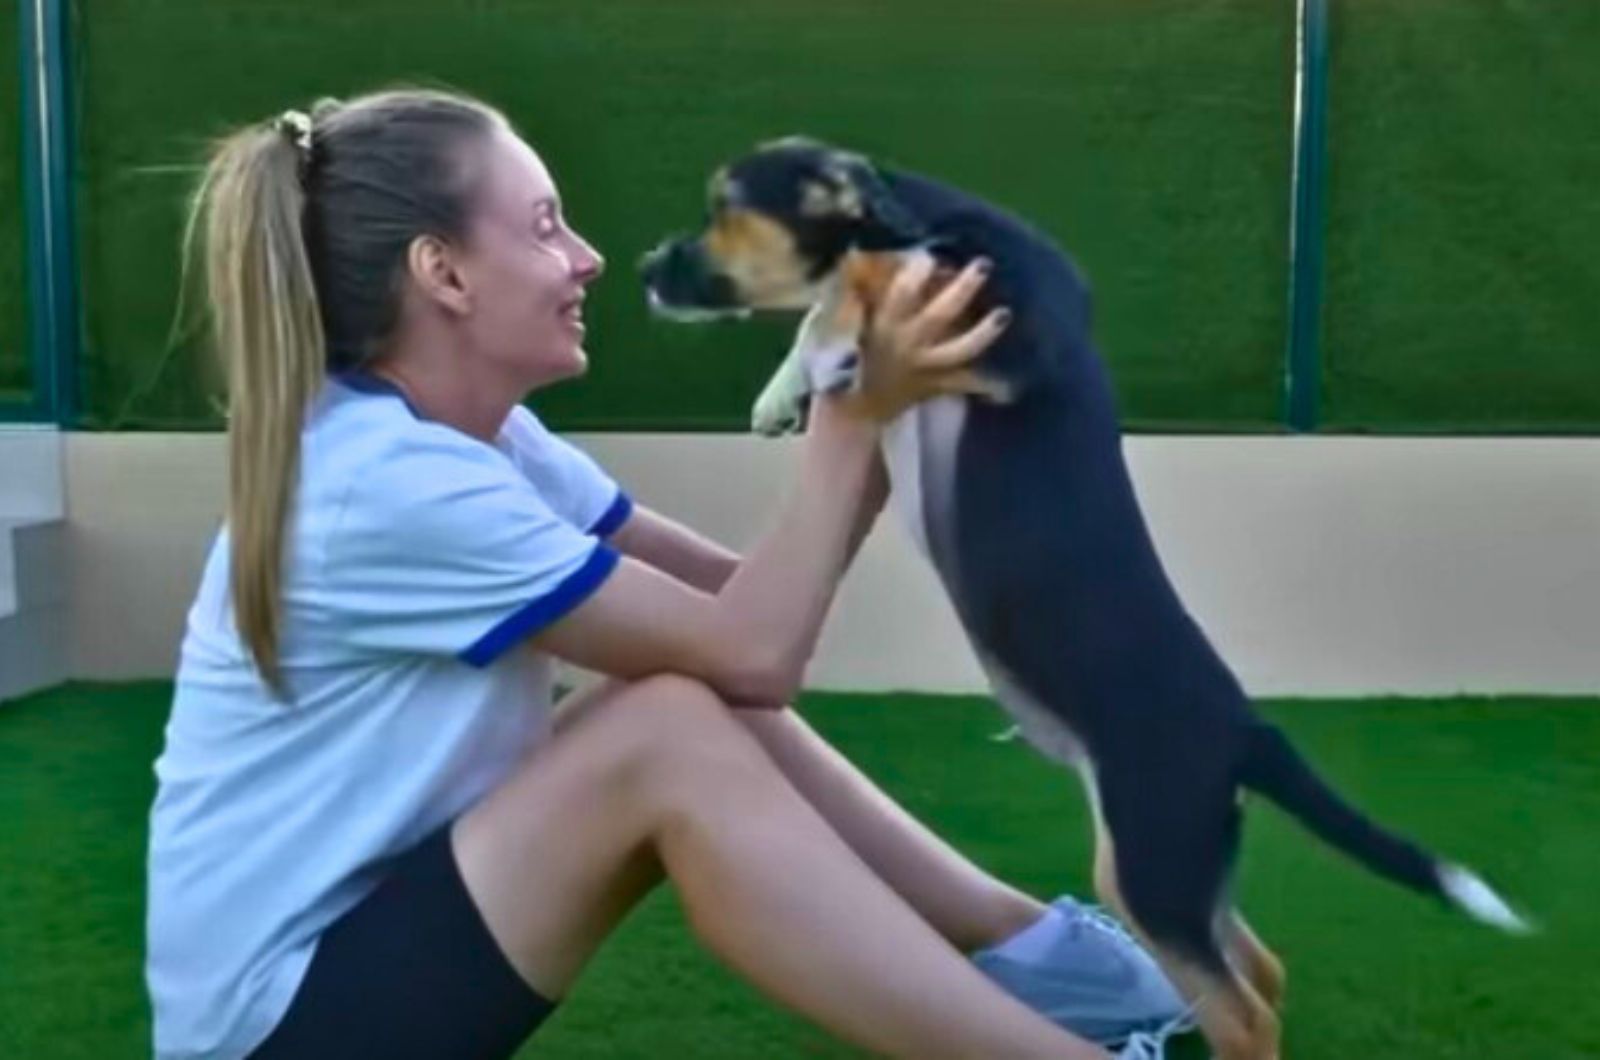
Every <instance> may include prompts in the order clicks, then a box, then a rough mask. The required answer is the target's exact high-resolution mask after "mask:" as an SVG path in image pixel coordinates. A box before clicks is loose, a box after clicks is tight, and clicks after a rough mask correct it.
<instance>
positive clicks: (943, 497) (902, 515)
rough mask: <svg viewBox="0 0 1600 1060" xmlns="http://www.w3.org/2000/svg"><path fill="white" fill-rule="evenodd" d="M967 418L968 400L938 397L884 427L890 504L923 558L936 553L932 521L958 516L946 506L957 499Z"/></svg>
mask: <svg viewBox="0 0 1600 1060" xmlns="http://www.w3.org/2000/svg"><path fill="white" fill-rule="evenodd" d="M966 416H967V403H966V399H965V398H959V397H941V398H934V399H932V400H931V401H925V402H923V403H922V404H921V405H918V406H916V407H914V408H911V409H908V410H907V411H906V412H905V413H903V414H902V415H901V416H900V417H899V418H898V419H896V420H895V421H894V422H893V423H891V424H889V425H888V426H887V427H886V428H884V432H883V457H884V462H885V464H887V466H888V468H889V506H890V507H891V508H893V509H894V512H895V515H896V516H897V517H898V518H899V519H900V522H901V524H902V525H903V526H904V527H905V528H906V531H907V532H908V533H910V535H911V539H912V540H913V541H914V542H916V545H917V548H918V549H919V550H921V552H922V554H923V556H924V557H930V558H931V555H932V553H931V552H930V550H929V548H928V538H929V534H928V522H929V520H935V519H936V520H941V521H942V522H943V525H949V520H951V519H953V518H954V516H955V513H954V512H953V511H949V510H947V509H948V505H949V502H950V501H951V500H953V498H954V497H955V474H956V450H957V447H958V446H959V445H960V443H961V428H962V425H963V424H964V423H965V421H966ZM929 498H935V499H937V500H936V505H935V506H936V507H938V508H939V509H941V510H937V511H935V510H933V507H931V506H930V504H929Z"/></svg>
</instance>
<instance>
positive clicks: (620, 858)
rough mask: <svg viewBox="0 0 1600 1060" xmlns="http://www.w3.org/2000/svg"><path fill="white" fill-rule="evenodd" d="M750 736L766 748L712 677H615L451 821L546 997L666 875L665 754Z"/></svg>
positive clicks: (481, 895) (475, 893) (507, 942)
mask: <svg viewBox="0 0 1600 1060" xmlns="http://www.w3.org/2000/svg"><path fill="white" fill-rule="evenodd" d="M741 743H742V744H745V745H748V753H749V754H750V755H751V756H754V757H759V756H760V750H759V748H757V747H756V746H755V744H754V741H753V740H751V739H750V738H749V737H748V735H747V734H745V733H744V732H742V731H741V730H740V729H739V727H738V726H737V723H735V722H734V721H733V720H732V719H731V718H730V717H729V716H728V711H727V708H726V706H724V705H723V704H722V703H721V702H720V701H719V700H718V699H717V698H716V696H715V695H714V694H713V693H712V692H711V691H710V690H708V689H706V688H705V687H704V686H703V685H700V684H698V683H696V682H693V681H689V680H687V679H681V678H673V677H659V678H650V679H646V680H643V681H639V682H635V683H632V684H622V683H616V682H611V683H607V684H605V685H602V686H600V687H598V688H596V689H593V690H591V691H590V692H589V693H587V694H585V695H584V696H583V698H582V700H581V701H580V702H577V703H574V704H572V705H571V706H570V707H569V708H568V709H567V710H565V711H563V717H562V720H561V723H560V724H559V726H558V728H557V731H556V733H555V735H554V737H553V738H552V739H551V740H550V741H549V742H548V743H546V744H545V745H544V746H543V747H541V748H540V749H539V750H538V751H536V752H535V753H534V754H533V755H532V756H531V757H530V758H529V759H528V761H527V762H526V763H525V764H524V765H523V766H522V767H521V768H520V769H519V770H518V771H517V772H516V773H515V774H514V775H513V776H512V777H511V778H510V779H508V780H507V781H506V782H505V783H503V784H502V785H501V786H500V787H499V788H497V789H495V790H494V791H492V792H491V793H490V794H489V795H488V796H487V797H485V798H484V799H483V801H482V802H480V803H479V804H478V805H477V806H475V807H473V808H472V809H471V810H469V811H468V812H467V813H466V814H464V815H463V816H462V817H461V818H460V819H459V820H458V821H457V822H456V826H455V829H454V836H453V838H454V843H455V854H456V860H457V863H458V864H459V866H460V869H461V875H462V877H463V879H465V881H466V885H467V891H468V893H470V894H471V896H472V899H473V901H474V902H475V903H476V905H477V907H478V909H479V911H480V913H481V914H482V916H483V919H484V921H485V922H486V923H487V924H488V926H489V930H490V932H491V933H492V935H493V936H494V938H495V939H496V940H497V941H498V943H499V944H500V946H501V949H502V950H503V952H504V953H505V955H506V957H507V959H508V960H510V962H511V964H512V965H513V967H515V968H516V969H517V971H518V972H519V973H520V974H521V975H522V977H523V978H524V979H525V980H526V981H527V982H528V983H529V984H530V985H531V986H532V987H533V988H534V989H535V990H537V991H538V992H539V993H540V994H541V995H543V996H545V997H550V998H559V997H561V996H562V995H563V994H565V993H566V991H567V989H568V988H569V987H570V985H571V984H572V981H573V980H574V979H575V978H576V977H577V974H578V972H579V971H580V970H581V969H582V967H583V965H584V964H585V962H587V961H588V959H589V957H590V956H592V955H593V953H594V951H595V950H596V949H597V948H598V947H599V945H600V943H601V942H602V941H603V940H604V939H605V937H606V936H607V935H608V934H610V933H611V931H612V929H613V928H615V927H616V925H617V924H618V922H620V921H621V919H622V918H623V917H624V916H625V915H626V914H627V912H628V910H629V909H631V908H632V907H633V906H634V904H636V903H637V902H638V900H639V899H640V897H642V896H643V895H644V894H645V893H646V892H648V891H649V890H650V889H651V888H652V887H654V886H655V885H656V884H657V883H658V882H659V881H660V880H661V878H662V870H661V866H660V863H659V861H658V860H657V858H656V854H655V850H654V844H653V836H654V833H655V830H656V829H657V828H658V827H659V826H660V823H661V814H662V813H664V812H666V810H667V809H668V805H667V804H670V801H671V791H670V788H671V785H672V782H673V781H672V778H671V776H670V775H669V774H670V773H671V772H672V770H671V769H670V768H665V769H664V768H663V762H665V763H666V764H667V766H668V767H670V766H671V762H672V760H673V759H674V758H675V757H685V758H693V757H694V756H696V755H701V756H704V755H717V754H719V753H727V752H728V751H729V750H731V752H732V753H733V754H736V755H738V754H742V753H744V750H743V749H742V748H741V747H740V746H739V745H740V744H741ZM730 745H731V747H730ZM719 749H720V750H719ZM678 772H680V773H681V772H683V770H681V769H680V770H678Z"/></svg>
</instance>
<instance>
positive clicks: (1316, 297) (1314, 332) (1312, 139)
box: [1284, 0, 1328, 431]
mask: <svg viewBox="0 0 1600 1060" xmlns="http://www.w3.org/2000/svg"><path fill="white" fill-rule="evenodd" d="M1297 2H1298V5H1299V12H1298V15H1297V20H1296V21H1297V27H1296V28H1297V34H1296V36H1297V39H1296V63H1295V101H1294V176H1293V190H1292V192H1291V194H1292V196H1293V199H1292V206H1291V212H1290V222H1289V225H1290V227H1289V345H1288V350H1287V352H1286V355H1285V365H1284V418H1285V420H1286V421H1287V423H1288V425H1289V429H1290V430H1294V431H1314V430H1316V429H1317V419H1318V409H1317V403H1318V401H1317V399H1318V396H1319V391H1320V389H1321V385H1322V364H1321V357H1320V351H1319V349H1318V346H1319V342H1320V338H1321V335H1320V330H1319V329H1320V325H1321V316H1322V228H1323V185H1324V182H1325V178H1326V174H1327V126H1328V0H1297Z"/></svg>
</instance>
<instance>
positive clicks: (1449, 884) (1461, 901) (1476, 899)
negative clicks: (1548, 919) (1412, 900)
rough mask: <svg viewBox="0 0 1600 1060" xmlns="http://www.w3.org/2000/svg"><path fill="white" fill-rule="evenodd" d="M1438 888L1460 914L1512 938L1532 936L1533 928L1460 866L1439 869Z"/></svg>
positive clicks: (1486, 885) (1440, 867)
mask: <svg viewBox="0 0 1600 1060" xmlns="http://www.w3.org/2000/svg"><path fill="white" fill-rule="evenodd" d="M1439 885H1440V886H1441V887H1442V888H1444V893H1445V896H1446V897H1448V898H1449V899H1450V900H1451V901H1452V902H1454V903H1455V904H1456V906H1457V907H1459V908H1460V909H1461V911H1462V912H1464V913H1466V914H1467V915H1468V916H1470V917H1472V918H1473V919H1474V920H1479V921H1482V922H1483V923H1485V924H1488V925H1490V926H1491V927H1497V928H1499V929H1500V930H1501V931H1506V932H1509V933H1511V934H1513V935H1531V934H1533V933H1534V930H1535V929H1534V926H1533V925H1532V924H1530V923H1528V921H1526V920H1524V919H1523V918H1522V917H1520V916H1518V915H1517V914H1516V913H1515V912H1514V911H1513V910H1512V908H1511V907H1510V906H1509V905H1507V904H1506V903H1505V900H1504V899H1503V898H1501V897H1500V896H1499V895H1498V894H1495V893H1494V889H1493V888H1492V887H1490V886H1489V885H1488V884H1487V883H1484V882H1483V880H1482V879H1480V878H1479V877H1478V875H1477V874H1476V873H1474V872H1470V871H1468V870H1467V869H1464V868H1462V867H1461V866H1460V865H1440V866H1439Z"/></svg>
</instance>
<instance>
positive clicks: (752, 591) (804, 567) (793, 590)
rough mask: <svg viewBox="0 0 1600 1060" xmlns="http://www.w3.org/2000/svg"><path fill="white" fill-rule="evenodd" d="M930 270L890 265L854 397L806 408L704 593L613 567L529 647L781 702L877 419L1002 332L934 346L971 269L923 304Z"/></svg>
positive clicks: (803, 652)
mask: <svg viewBox="0 0 1600 1060" xmlns="http://www.w3.org/2000/svg"><path fill="white" fill-rule="evenodd" d="M931 271H932V269H931V262H927V263H918V264H915V265H913V266H907V267H906V268H904V269H902V270H901V273H900V276H899V277H897V279H896V280H895V283H894V285H892V286H891V289H890V291H889V294H888V297H887V298H886V299H885V301H884V303H883V305H882V306H881V307H880V309H879V310H878V312H877V314H876V317H877V319H876V320H874V321H872V322H871V323H870V324H869V326H868V328H867V331H866V334H865V335H864V336H863V342H862V351H861V353H862V361H863V371H862V373H861V377H862V380H863V390H862V391H858V392H856V393H853V394H851V395H848V396H845V397H838V398H819V399H817V400H816V402H815V403H814V404H813V407H812V420H811V425H810V428H809V430H808V431H807V434H806V437H805V441H804V443H803V444H804V449H803V452H802V457H801V466H800V471H799V475H798V478H797V481H796V483H795V485H794V487H793V488H792V489H791V490H790V492H789V495H788V497H787V498H786V500H785V501H784V503H783V505H782V507H781V509H780V511H779V513H778V517H777V518H776V520H775V522H774V525H773V526H772V527H771V528H770V529H769V530H768V531H767V532H766V533H765V534H764V535H763V536H762V537H761V538H760V539H759V540H758V541H757V543H756V544H755V546H754V547H753V548H752V549H751V551H750V554H749V555H748V556H747V557H746V558H745V559H744V561H743V562H741V563H739V564H738V565H737V566H736V567H735V568H734V569H733V571H732V573H731V574H729V575H728V576H727V578H726V580H725V581H724V582H723V584H722V585H721V586H720V587H719V588H718V589H717V591H716V592H715V593H714V594H713V593H711V592H707V591H702V590H700V589H696V588H694V587H692V586H691V585H687V584H685V583H684V582H682V581H679V580H678V579H677V578H675V577H673V576H672V575H670V574H668V573H665V572H663V571H660V570H657V569H655V568H654V567H652V566H651V565H650V564H648V563H645V562H640V561H638V560H634V559H624V560H623V561H622V562H621V563H620V564H618V566H617V569H616V570H615V571H614V572H613V573H612V574H611V576H610V577H608V578H607V579H606V581H605V582H604V584H602V585H601V586H600V588H598V589H597V590H596V591H595V592H594V593H593V595H591V596H590V597H589V598H588V599H587V600H585V601H584V602H583V603H582V604H580V605H579V606H578V607H576V608H575V609H574V610H573V611H571V612H570V613H568V614H567V615H566V616H565V617H563V618H561V619H559V620H557V621H556V622H555V623H553V624H552V625H551V626H549V627H547V628H546V629H545V630H543V631H542V632H541V633H539V634H538V635H537V636H535V637H534V638H533V640H534V644H535V646H536V647H537V648H539V649H540V650H544V651H548V652H550V653H552V654H554V655H557V656H559V657H561V658H564V659H567V660H568V661H570V662H573V663H576V664H577V665H579V666H581V667H584V668H586V669H590V670H598V671H601V672H603V673H607V674H611V675H613V676H616V677H623V678H637V677H643V676H645V675H648V674H652V673H661V672H675V673H683V674H687V675H689V676H693V677H698V678H700V679H701V680H704V681H706V682H707V683H708V684H710V685H711V686H712V687H714V688H716V689H717V690H718V691H719V692H721V693H722V694H723V695H724V696H726V697H727V698H729V699H731V700H734V701H738V702H745V703H751V702H754V703H783V702H786V701H787V700H789V699H790V698H791V697H792V696H793V694H794V692H795V691H796V689H797V688H798V686H799V683H800V679H801V675H802V673H803V671H804V668H805V664H806V662H807V661H808V659H809V657H810V655H811V652H812V650H813V648H814V646H815V644H816V638H817V635H818V633H819V632H820V630H821V626H822V620H823V618H824V616H825V615H826V613H827V609H828V605H829V604H830V603H831V602H832V600H833V595H834V591H835V589H836V588H837V586H838V582H839V579H840V577H841V576H842V575H843V573H844V569H845V566H846V565H847V563H848V561H849V558H850V556H851V555H852V554H853V552H854V550H855V548H856V546H857V545H858V544H859V543H860V538H861V537H862V535H863V533H864V526H866V525H870V517H871V515H872V514H875V513H876V511H877V509H878V508H879V507H880V506H881V504H882V500H883V495H884V484H883V471H882V464H881V460H880V458H879V456H878V448H877V447H878V427H877V423H878V422H879V421H882V420H886V419H889V418H892V417H893V416H894V415H897V414H898V413H899V412H900V411H901V410H903V409H905V408H907V407H909V406H910V405H911V404H913V403H915V402H916V401H919V400H921V399H923V398H926V397H928V396H931V395H933V394H938V393H945V392H952V391H957V390H960V389H961V388H962V381H961V380H960V379H959V376H960V375H961V374H962V373H961V370H962V369H963V368H964V366H965V365H966V364H967V363H968V362H969V361H971V360H972V359H973V358H974V357H976V356H977V355H978V354H979V353H981V352H982V351H983V350H984V349H985V348H987V346H988V345H989V343H991V342H992V341H993V340H994V339H995V337H996V336H997V335H998V334H999V331H1000V328H1001V326H1003V324H1002V323H1001V320H1000V318H998V317H997V316H996V315H994V314H991V315H990V316H989V317H986V318H984V320H983V321H981V322H980V323H978V324H977V325H975V326H974V327H972V328H971V329H969V330H967V331H965V332H963V333H962V334H960V335H957V336H956V337H954V338H946V336H948V335H949V332H950V327H951V324H952V322H953V321H955V320H956V319H957V317H958V316H959V314H960V312H961V311H962V309H964V308H965V306H966V304H967V303H968V302H969V301H970V300H971V298H972V295H973V294H974V293H976V291H977V288H978V286H979V284H980V283H981V280H982V275H983V273H982V267H981V265H977V264H975V265H974V266H969V267H968V269H966V270H965V271H964V272H963V273H962V274H961V276H960V277H958V279H957V280H956V281H954V282H952V283H951V284H949V285H948V286H946V287H945V288H944V290H943V291H941V292H940V293H938V294H937V295H935V296H934V297H933V298H931V299H924V298H923V296H922V289H923V285H924V284H925V282H926V280H927V278H928V275H929V273H931ZM847 409H853V410H855V411H853V412H852V411H847Z"/></svg>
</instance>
